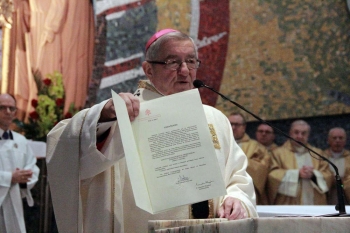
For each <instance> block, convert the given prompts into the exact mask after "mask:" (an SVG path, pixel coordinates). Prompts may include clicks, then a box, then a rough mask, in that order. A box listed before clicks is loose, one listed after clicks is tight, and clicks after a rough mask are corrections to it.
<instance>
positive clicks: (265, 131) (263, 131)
mask: <svg viewBox="0 0 350 233" xmlns="http://www.w3.org/2000/svg"><path fill="white" fill-rule="evenodd" d="M256 132H257V133H261V134H263V133H265V134H267V135H269V134H273V133H274V132H273V131H267V130H260V129H259V130H257V131H256Z"/></svg>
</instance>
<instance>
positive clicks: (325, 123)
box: [247, 114, 350, 149]
mask: <svg viewBox="0 0 350 233" xmlns="http://www.w3.org/2000/svg"><path fill="white" fill-rule="evenodd" d="M298 119H299V118H298ZM300 119H303V120H305V121H306V122H308V123H309V124H310V126H311V134H310V137H309V143H310V144H311V145H313V146H316V147H318V148H320V149H326V148H327V136H328V131H329V130H330V129H331V128H333V127H342V128H344V129H345V131H346V132H347V144H346V147H347V148H348V149H349V148H350V133H349V132H350V114H344V115H334V116H320V117H309V118H300ZM294 120H296V119H287V120H276V121H269V123H271V124H272V125H273V126H275V127H277V128H279V129H280V130H282V131H283V132H285V133H287V134H288V132H289V128H290V125H291V123H292V122H293V121H294ZM259 124H260V123H259V122H257V121H255V122H248V123H247V133H248V134H249V136H251V137H252V138H255V131H256V128H257V127H258V125H259ZM285 140H286V137H285V136H283V135H281V134H278V133H277V134H276V143H277V144H279V145H281V144H283V143H284V141H285Z"/></svg>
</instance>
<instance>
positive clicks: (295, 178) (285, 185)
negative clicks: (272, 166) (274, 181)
mask: <svg viewBox="0 0 350 233" xmlns="http://www.w3.org/2000/svg"><path fill="white" fill-rule="evenodd" d="M298 183H299V170H298V169H292V170H287V171H286V174H285V175H284V177H283V179H282V181H281V184H280V186H279V187H278V193H280V194H283V195H286V196H291V197H296V196H297V192H298Z"/></svg>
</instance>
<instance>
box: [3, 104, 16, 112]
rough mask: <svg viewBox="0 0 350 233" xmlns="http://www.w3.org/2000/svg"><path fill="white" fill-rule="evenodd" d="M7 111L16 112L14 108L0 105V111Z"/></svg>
mask: <svg viewBox="0 0 350 233" xmlns="http://www.w3.org/2000/svg"><path fill="white" fill-rule="evenodd" d="M7 109H9V110H10V112H15V111H16V110H17V108H16V107H14V106H5V105H0V111H7Z"/></svg>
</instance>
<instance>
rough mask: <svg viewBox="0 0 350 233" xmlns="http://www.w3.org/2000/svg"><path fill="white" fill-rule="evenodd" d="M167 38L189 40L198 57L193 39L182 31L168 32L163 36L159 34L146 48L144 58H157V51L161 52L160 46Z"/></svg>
mask: <svg viewBox="0 0 350 233" xmlns="http://www.w3.org/2000/svg"><path fill="white" fill-rule="evenodd" d="M169 40H174V41H184V40H190V41H192V43H193V48H194V50H195V53H196V57H197V58H198V52H197V46H196V44H195V43H194V41H193V39H192V38H191V37H189V36H188V35H186V34H185V33H182V32H170V33H167V34H165V35H163V36H161V37H160V38H159V39H157V40H156V41H154V42H153V43H152V44H151V45H150V47H149V48H148V50H147V52H146V60H149V61H152V60H156V59H158V56H159V53H160V52H161V49H163V48H162V46H163V45H164V43H166V42H168V41H169Z"/></svg>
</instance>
